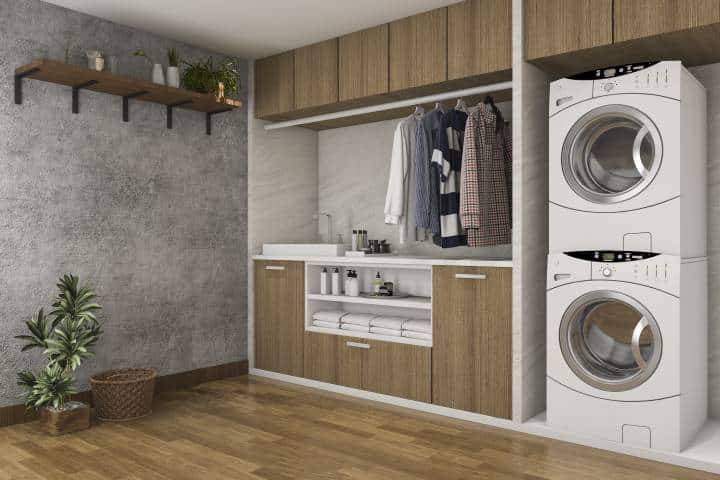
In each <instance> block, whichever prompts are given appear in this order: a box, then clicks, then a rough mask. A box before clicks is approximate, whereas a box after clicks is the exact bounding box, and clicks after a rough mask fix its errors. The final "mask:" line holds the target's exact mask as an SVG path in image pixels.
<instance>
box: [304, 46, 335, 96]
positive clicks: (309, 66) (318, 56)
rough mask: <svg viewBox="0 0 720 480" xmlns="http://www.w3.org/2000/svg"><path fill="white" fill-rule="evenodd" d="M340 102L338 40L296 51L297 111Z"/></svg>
mask: <svg viewBox="0 0 720 480" xmlns="http://www.w3.org/2000/svg"><path fill="white" fill-rule="evenodd" d="M337 101H338V39H337V38H333V39H331V40H327V41H324V42H320V43H315V44H313V45H308V46H306V47H302V48H299V49H297V50H295V109H296V110H302V109H303V108H310V107H317V106H320V105H327V104H330V103H336V102H337Z"/></svg>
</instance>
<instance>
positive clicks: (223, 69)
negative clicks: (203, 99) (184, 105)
mask: <svg viewBox="0 0 720 480" xmlns="http://www.w3.org/2000/svg"><path fill="white" fill-rule="evenodd" d="M183 63H184V64H185V65H186V68H185V70H184V71H183V75H182V83H183V86H184V87H185V88H187V89H188V90H194V91H196V92H201V93H212V92H215V91H216V90H217V88H218V83H222V84H223V85H224V86H225V92H226V93H228V94H230V95H237V93H238V92H239V91H240V81H239V79H238V71H237V65H236V62H235V60H234V59H232V58H225V59H223V60H221V61H220V62H219V63H217V64H215V63H214V60H213V57H208V58H206V59H204V60H198V61H196V62H194V63H192V62H188V61H183Z"/></svg>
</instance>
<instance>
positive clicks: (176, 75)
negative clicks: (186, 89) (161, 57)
mask: <svg viewBox="0 0 720 480" xmlns="http://www.w3.org/2000/svg"><path fill="white" fill-rule="evenodd" d="M167 84H168V86H169V87H175V88H179V87H180V71H179V70H178V67H168V68H167Z"/></svg>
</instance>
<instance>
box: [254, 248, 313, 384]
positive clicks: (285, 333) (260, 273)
mask: <svg viewBox="0 0 720 480" xmlns="http://www.w3.org/2000/svg"><path fill="white" fill-rule="evenodd" d="M304 273H305V268H304V263H303V262H286V261H264V260H256V261H255V368H259V369H261V370H269V371H271V372H277V373H284V374H287V375H294V376H298V377H302V376H303V336H304V331H305V327H304V325H303V316H304V292H305V286H304V284H305V280H304Z"/></svg>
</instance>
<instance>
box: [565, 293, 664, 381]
mask: <svg viewBox="0 0 720 480" xmlns="http://www.w3.org/2000/svg"><path fill="white" fill-rule="evenodd" d="M560 349H561V351H562V355H563V358H564V359H565V362H566V363H567V365H568V366H569V367H570V369H571V370H572V371H573V372H574V373H575V375H577V377H578V378H580V380H582V381H583V382H585V383H586V384H588V385H591V386H593V387H595V388H598V389H600V390H604V391H608V392H623V391H626V390H630V389H632V388H635V387H637V386H638V385H641V384H642V383H643V382H645V381H646V380H647V379H649V378H650V377H651V376H652V375H653V373H654V372H655V370H656V369H657V367H658V364H659V363H660V357H661V356H662V337H661V334H660V328H659V327H658V324H657V322H656V321H655V319H654V318H653V316H652V314H651V313H650V312H649V311H648V310H647V309H646V308H645V307H644V306H643V305H642V304H641V303H640V302H638V301H637V300H635V299H634V298H632V297H629V296H627V295H625V294H623V293H620V292H616V291H610V290H604V291H592V292H589V293H586V294H584V295H582V296H580V297H579V298H577V299H576V300H575V301H574V302H572V303H571V304H570V306H569V307H568V309H567V310H566V311H565V314H564V315H563V317H562V320H561V322H560Z"/></svg>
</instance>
